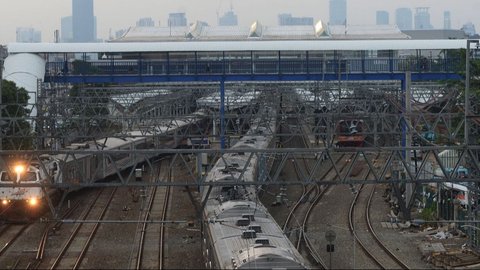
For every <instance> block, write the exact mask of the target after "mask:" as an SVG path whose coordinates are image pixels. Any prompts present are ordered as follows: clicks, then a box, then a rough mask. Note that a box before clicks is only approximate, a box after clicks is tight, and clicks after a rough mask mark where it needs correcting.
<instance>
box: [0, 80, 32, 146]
mask: <svg viewBox="0 0 480 270" xmlns="http://www.w3.org/2000/svg"><path fill="white" fill-rule="evenodd" d="M28 99H29V96H28V92H27V90H25V88H22V87H20V88H19V87H17V85H16V84H15V83H14V82H11V81H7V80H3V81H2V104H1V113H2V114H1V119H0V125H1V130H2V150H31V149H32V147H33V139H32V135H31V133H32V130H31V126H30V123H29V122H28V121H27V120H26V117H27V116H28V114H29V113H30V110H28V109H27V108H26V106H27V104H28Z"/></svg>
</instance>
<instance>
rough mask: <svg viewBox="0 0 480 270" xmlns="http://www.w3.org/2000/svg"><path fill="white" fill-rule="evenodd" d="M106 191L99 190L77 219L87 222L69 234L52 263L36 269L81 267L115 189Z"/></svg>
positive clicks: (42, 264) (77, 225)
mask: <svg viewBox="0 0 480 270" xmlns="http://www.w3.org/2000/svg"><path fill="white" fill-rule="evenodd" d="M107 190H108V189H106V188H105V189H101V190H100V191H99V192H98V193H97V194H96V196H95V198H94V200H92V201H91V202H90V204H89V206H88V207H87V208H86V209H85V211H84V212H83V213H82V215H81V217H80V218H79V220H82V221H88V222H85V223H82V222H80V223H77V224H76V225H75V227H74V228H73V231H72V232H71V233H70V237H69V238H68V239H67V240H66V241H65V242H64V244H63V245H62V247H61V249H60V251H59V252H58V255H57V256H56V257H55V259H54V261H53V263H52V264H51V265H48V264H47V265H45V264H44V263H43V262H42V263H40V264H39V265H38V268H49V269H66V268H69V269H78V268H79V267H80V266H81V263H82V260H83V259H84V257H85V254H86V252H87V250H88V248H89V246H90V244H91V243H92V240H93V238H94V236H95V233H96V232H97V230H98V227H99V225H100V221H101V220H102V219H103V217H104V216H105V213H106V211H107V209H108V207H109V205H110V203H111V201H112V199H113V197H114V195H115V193H116V191H117V188H114V189H111V190H110V192H107Z"/></svg>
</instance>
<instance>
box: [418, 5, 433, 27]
mask: <svg viewBox="0 0 480 270" xmlns="http://www.w3.org/2000/svg"><path fill="white" fill-rule="evenodd" d="M428 29H433V26H432V25H431V24H430V13H429V12H428V7H418V8H416V9H415V30H428Z"/></svg>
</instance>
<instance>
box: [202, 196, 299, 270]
mask: <svg viewBox="0 0 480 270" xmlns="http://www.w3.org/2000/svg"><path fill="white" fill-rule="evenodd" d="M215 211H216V213H217V218H216V219H215V220H213V219H210V223H209V226H210V230H211V231H213V232H215V233H214V234H212V238H213V239H212V240H213V241H214V245H215V248H216V252H217V253H218V256H217V257H218V258H219V260H222V261H221V262H220V263H221V265H220V266H221V267H225V266H231V268H234V266H233V265H236V266H237V267H238V268H239V269H242V268H249V267H251V265H257V266H261V265H264V266H267V265H268V268H272V265H273V264H272V262H273V261H275V265H277V266H278V267H279V268H284V269H296V268H299V269H302V268H305V266H304V264H303V263H304V262H303V261H302V260H301V256H300V255H299V254H298V252H297V251H296V249H295V247H294V246H293V244H292V243H291V242H290V240H288V238H286V237H284V235H283V232H282V230H281V228H280V227H279V225H278V224H277V223H276V222H272V220H273V217H271V216H270V215H269V214H268V211H267V210H266V209H265V207H264V206H263V205H262V204H261V203H257V202H253V201H248V202H247V201H228V202H225V203H223V204H221V205H218V207H217V208H216V209H215ZM243 216H249V218H250V219H251V217H250V216H253V219H254V220H252V221H250V222H249V224H250V225H248V226H249V227H245V226H243V227H242V226H239V225H238V223H237V222H238V220H239V219H240V218H242V217H243ZM248 228H255V229H256V237H248V236H245V234H244V233H245V232H246V230H248ZM247 233H248V232H247ZM267 257H268V258H270V259H268V262H267ZM272 257H274V258H275V259H271V258H272ZM262 262H263V263H262ZM249 265H250V266H249ZM260 268H263V267H260Z"/></svg>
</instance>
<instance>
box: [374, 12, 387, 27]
mask: <svg viewBox="0 0 480 270" xmlns="http://www.w3.org/2000/svg"><path fill="white" fill-rule="evenodd" d="M388 24H390V20H389V14H388V11H385V10H378V11H377V25H388Z"/></svg>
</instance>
